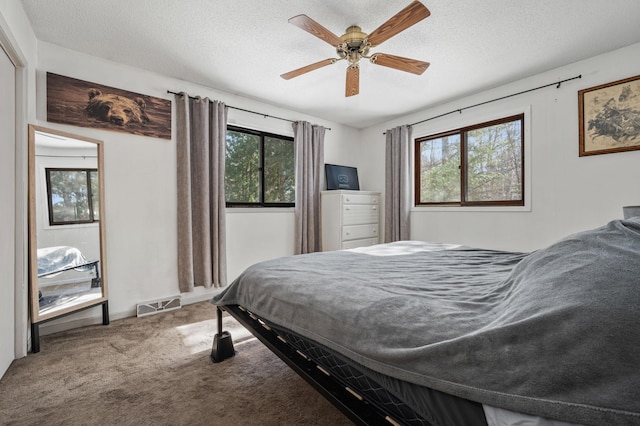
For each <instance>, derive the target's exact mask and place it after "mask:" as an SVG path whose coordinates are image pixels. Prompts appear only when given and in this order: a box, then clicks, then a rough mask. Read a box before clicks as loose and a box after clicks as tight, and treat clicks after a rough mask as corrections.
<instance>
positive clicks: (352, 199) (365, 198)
mask: <svg viewBox="0 0 640 426" xmlns="http://www.w3.org/2000/svg"><path fill="white" fill-rule="evenodd" d="M342 204H376V205H377V204H380V196H379V195H371V194H343V195H342Z"/></svg>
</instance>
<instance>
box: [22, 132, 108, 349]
mask: <svg viewBox="0 0 640 426" xmlns="http://www.w3.org/2000/svg"><path fill="white" fill-rule="evenodd" d="M102 164H103V154H102V141H99V140H95V139H89V138H85V137H82V136H78V135H72V134H69V133H65V132H60V131H57V130H53V129H47V128H43V127H38V126H33V125H32V126H29V259H30V265H29V270H30V276H29V300H30V311H31V341H32V351H33V352H38V351H39V350H40V333H39V327H40V324H42V323H44V322H46V321H49V320H52V319H55V318H59V317H61V316H64V315H69V314H72V313H75V312H77V311H79V310H84V309H88V308H92V307H95V306H98V305H100V306H102V322H103V324H108V323H109V310H108V301H107V281H106V276H105V269H106V268H105V229H104V196H103V194H104V190H103V188H104V184H103V173H102V172H103V166H102Z"/></svg>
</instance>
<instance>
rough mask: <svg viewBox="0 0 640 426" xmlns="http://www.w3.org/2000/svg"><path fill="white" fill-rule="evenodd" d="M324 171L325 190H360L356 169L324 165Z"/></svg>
mask: <svg viewBox="0 0 640 426" xmlns="http://www.w3.org/2000/svg"><path fill="white" fill-rule="evenodd" d="M324 171H325V175H326V178H327V190H335V189H350V190H354V191H359V190H360V183H359V182H358V169H356V168H355V167H349V166H339V165H337V164H325V165H324Z"/></svg>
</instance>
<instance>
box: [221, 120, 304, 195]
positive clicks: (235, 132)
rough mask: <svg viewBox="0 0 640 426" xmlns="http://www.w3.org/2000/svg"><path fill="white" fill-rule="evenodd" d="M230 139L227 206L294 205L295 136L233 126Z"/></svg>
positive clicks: (227, 163) (226, 190)
mask: <svg viewBox="0 0 640 426" xmlns="http://www.w3.org/2000/svg"><path fill="white" fill-rule="evenodd" d="M226 142H227V151H226V163H225V167H226V172H225V173H226V175H225V192H226V200H227V206H229V207H234V206H250V207H254V206H255V207H293V206H294V203H295V151H294V143H293V138H290V137H286V136H279V135H273V134H269V133H266V132H260V131H254V130H249V129H243V128H239V127H232V126H229V127H228V128H227V141H226Z"/></svg>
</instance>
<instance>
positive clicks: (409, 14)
mask: <svg viewBox="0 0 640 426" xmlns="http://www.w3.org/2000/svg"><path fill="white" fill-rule="evenodd" d="M429 15H431V12H429V9H427V8H426V6H425V5H423V4H422V3H420V2H419V1H414V2H412V3H411V4H410V5H409V6H407V7H405V8H404V9H402V10H401V11H400V12H398V13H397V14H396V15H395V16H393V17H392V18H391V19H389V20H388V21H387V22H385V23H384V24H382V25H380V26H379V27H378V28H376V29H375V30H373V32H372V33H371V34H369V37H368V40H369V43H371V45H372V46H377V45H379V44H380V43H382V42H383V41H385V40H388V39H390V38H391V37H393V36H394V35H396V34H398V33H399V32H400V31H404V30H406V29H407V28H409V27H410V26H412V25H413V24H416V23H418V22H420V21H422V20H423V19H424V18H426V17H427V16H429Z"/></svg>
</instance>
